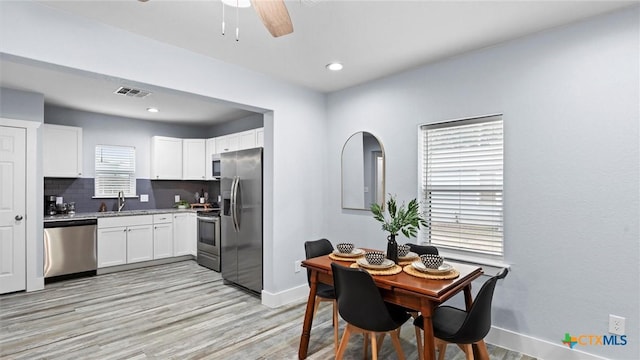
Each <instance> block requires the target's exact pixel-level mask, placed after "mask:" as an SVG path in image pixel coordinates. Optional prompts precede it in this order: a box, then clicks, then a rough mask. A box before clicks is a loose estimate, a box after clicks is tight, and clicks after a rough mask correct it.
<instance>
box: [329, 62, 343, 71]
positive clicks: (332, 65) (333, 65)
mask: <svg viewBox="0 0 640 360" xmlns="http://www.w3.org/2000/svg"><path fill="white" fill-rule="evenodd" d="M326 67H327V69H329V70H331V71H340V70H342V68H343V66H342V64H341V63H339V62H332V63H328V64H327V66H326Z"/></svg>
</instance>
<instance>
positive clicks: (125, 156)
mask: <svg viewBox="0 0 640 360" xmlns="http://www.w3.org/2000/svg"><path fill="white" fill-rule="evenodd" d="M119 191H123V192H124V195H125V196H129V197H131V196H135V195H136V148H134V147H130V146H116V145H96V168H95V196H96V197H117V196H118V192H119Z"/></svg>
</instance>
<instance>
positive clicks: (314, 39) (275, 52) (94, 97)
mask: <svg viewBox="0 0 640 360" xmlns="http://www.w3.org/2000/svg"><path fill="white" fill-rule="evenodd" d="M42 3H43V4H44V5H46V6H51V7H55V8H58V9H60V10H63V11H67V12H70V13H74V14H76V15H79V16H84V17H88V18H91V19H94V20H96V21H99V22H102V23H105V24H108V25H111V26H114V27H118V28H122V29H125V30H127V31H130V32H133V33H137V34H140V35H143V36H146V37H149V38H152V39H155V40H158V41H162V42H165V43H169V44H172V45H175V46H178V47H181V48H184V49H187V50H191V51H194V52H197V53H201V54H204V55H207V56H210V57H213V58H216V59H219V60H222V61H225V62H228V63H234V64H237V65H240V66H243V67H246V68H249V69H252V70H255V71H259V72H262V73H266V74H269V75H270V76H272V77H274V78H277V79H281V80H284V81H288V82H292V83H295V84H298V85H301V86H305V87H308V88H311V89H315V90H318V91H321V92H331V91H335V90H340V89H344V88H346V87H350V86H354V85H357V84H361V83H364V82H367V81H370V80H373V79H377V78H380V77H384V76H387V75H390V74H394V73H398V72H401V71H403V70H406V69H410V68H414V67H417V66H420V65H424V64H427V63H432V62H436V61H439V60H442V59H445V58H448V57H451V56H455V55H458V54H461V53H464V52H468V51H473V50H476V49H480V48H484V47H488V46H493V45H496V44H499V43H502V42H505V41H509V40H512V39H515V38H518V37H522V36H525V35H528V34H532V33H535V32H539V31H544V30H547V29H550V28H553V27H557V26H561V25H565V24H568V23H572V22H575V21H579V20H581V19H584V18H587V17H591V16H595V15H599V14H603V13H606V12H610V11H614V10H617V9H620V8H622V7H626V6H630V5H633V4H638V1H637V0H636V1H580V0H570V1H551V0H547V1H525V0H512V1H494V0H475V1H426V0H425V1H390V0H387V1H375V0H368V1H366V0H359V1H357V0H354V1H335V0H333V1H330V0H290V1H289V0H287V1H286V4H287V8H288V10H289V13H290V16H291V20H292V22H293V27H294V32H293V34H290V35H286V36H283V37H280V38H272V37H271V36H270V35H269V33H268V32H267V31H266V29H265V28H264V27H263V25H262V23H261V22H260V20H259V18H258V16H257V15H256V14H255V12H254V11H253V9H252V8H247V9H239V10H238V14H239V19H240V26H239V28H240V40H239V41H235V36H234V35H235V25H236V21H235V16H236V11H235V9H233V8H230V7H226V24H227V32H226V35H224V36H223V35H222V34H221V23H222V4H221V3H220V1H218V0H207V1H204V0H200V1H184V0H182V1H177V0H173V1H171V0H150V1H148V2H146V3H143V2H139V1H134V0H127V1H105V0H95V1H51V0H47V1H42ZM2 61H3V62H2V63H1V64H0V65H2V66H0V69H1V71H2V73H0V85H2V86H7V87H12V88H21V89H23V90H32V91H34V90H35V91H38V92H41V93H44V94H45V96H46V97H45V98H46V101H47V102H49V103H52V104H58V105H62V106H68V107H76V108H77V107H78V106H73V105H69V104H72V103H74V102H75V103H79V102H80V100H82V103H83V106H84V108H83V110H87V111H96V112H101V113H109V114H110V113H112V112H113V110H112V109H114V108H116V110H121V111H120V113H118V114H114V115H120V116H129V117H136V118H150V119H151V118H152V117H150V116H149V115H144V116H134V115H132V114H130V111H131V110H127V109H125V108H126V106H124V105H122V106H117V105H116V104H117V103H111V101H116V100H114V99H107V96H105V95H100V94H103V93H104V91H101V92H100V93H94V91H97V89H99V88H101V86H102V87H105V89H106V88H113V89H111V92H113V90H115V88H114V86H113V85H114V84H116V83H122V82H125V83H126V81H123V80H119V79H109V80H111V81H110V82H109V81H105V79H101V78H93V79H92V78H90V77H86V76H82V75H73V74H71V75H70V74H61V73H57V74H56V72H55V71H51V70H49V69H40V71H42V72H43V73H41V74H39V76H40V77H39V78H38V80H39V81H31V82H30V81H29V80H28V79H25V77H24V76H23V71H25V70H28V69H23V68H22V67H28V66H25V65H20V64H13V65H9V66H14V68H11V69H10V70H11V72H9V71H6V69H5V66H7V65H6V64H5V62H6V60H2ZM330 61H339V62H342V63H343V64H344V70H342V71H340V72H329V71H328V70H326V69H325V65H326V64H327V63H328V62H330ZM50 73H53V74H50ZM67 77H71V78H70V80H67ZM70 81H72V82H73V84H74V85H75V86H74V87H75V88H78V89H80V90H82V91H81V92H80V93H84V94H85V95H86V97H84V98H81V97H80V96H81V95H79V94H76V93H74V92H73V91H68V87H67V89H66V90H65V91H64V92H63V91H61V90H62V89H61V88H60V86H63V85H64V86H67V85H69V84H70ZM85 81H86V83H85ZM138 85H141V86H143V87H144V84H138ZM101 90H104V89H101ZM160 90H161V89H160ZM154 96H155V97H156V98H157V99H158V100H162V104H161V105H155V106H158V107H161V109H163V110H162V113H165V111H166V112H167V114H169V113H170V114H171V116H173V117H168V118H172V119H176V117H175V116H178V117H179V118H180V119H181V120H184V121H193V122H197V121H202V119H208V120H206V121H211V119H218V120H220V119H223V118H224V119H225V120H229V119H231V118H234V117H235V118H239V117H243V116H246V115H247V114H248V113H247V112H245V111H243V110H238V109H231V108H229V106H227V105H224V104H222V107H221V104H220V103H219V102H215V101H209V100H208V99H202V98H198V99H195V98H194V97H192V96H187V95H185V94H178V93H175V92H168V91H167V92H165V91H160V92H155V93H154ZM74 98H75V99H74ZM125 100H126V99H125ZM203 100H204V101H203ZM185 101H191V102H193V103H189V104H188V105H189V106H185ZM92 108H93V109H94V110H92ZM136 111H138V112H139V109H137V110H136ZM229 111H230V112H229ZM176 114H177V115H176ZM161 116H164V115H156V116H155V118H159V117H161Z"/></svg>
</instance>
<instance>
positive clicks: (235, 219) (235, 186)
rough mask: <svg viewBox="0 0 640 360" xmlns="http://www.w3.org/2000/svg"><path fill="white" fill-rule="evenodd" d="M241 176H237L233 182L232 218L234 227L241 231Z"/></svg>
mask: <svg viewBox="0 0 640 360" xmlns="http://www.w3.org/2000/svg"><path fill="white" fill-rule="evenodd" d="M239 182H240V177H239V176H235V177H234V178H233V183H232V184H231V219H232V220H233V228H234V230H235V231H236V232H240V226H239V224H238V186H239Z"/></svg>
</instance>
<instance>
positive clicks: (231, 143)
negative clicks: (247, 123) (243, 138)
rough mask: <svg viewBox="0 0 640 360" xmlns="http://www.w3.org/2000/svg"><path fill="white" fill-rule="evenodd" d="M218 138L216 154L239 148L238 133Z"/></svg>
mask: <svg viewBox="0 0 640 360" xmlns="http://www.w3.org/2000/svg"><path fill="white" fill-rule="evenodd" d="M215 139H216V154H222V153H226V152H229V151H236V150H238V136H237V135H236V134H230V135H224V136H219V137H217V138H215Z"/></svg>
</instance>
